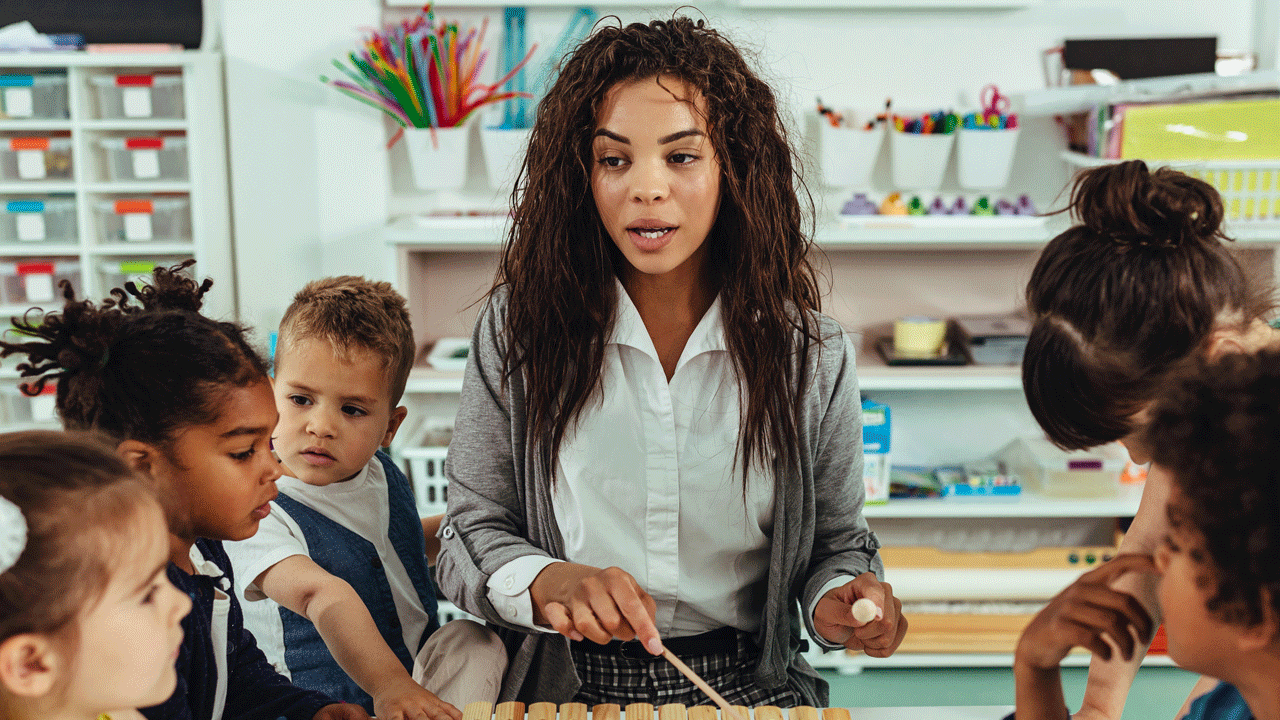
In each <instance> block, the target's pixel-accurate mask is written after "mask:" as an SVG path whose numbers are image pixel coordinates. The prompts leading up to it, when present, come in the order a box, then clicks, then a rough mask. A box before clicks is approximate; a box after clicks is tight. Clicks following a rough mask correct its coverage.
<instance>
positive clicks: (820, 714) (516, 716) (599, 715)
mask: <svg viewBox="0 0 1280 720" xmlns="http://www.w3.org/2000/svg"><path fill="white" fill-rule="evenodd" d="M733 709H734V710H735V711H736V713H737V714H738V716H739V717H740V718H741V719H742V720H752V719H753V718H754V720H850V717H849V711H848V709H846V708H815V707H808V706H802V707H794V708H789V709H786V710H784V709H782V708H779V707H774V706H772V705H761V706H759V707H756V708H750V709H749V708H746V707H743V706H741V705H734V706H733ZM753 710H754V714H753V712H752V711H753ZM623 711H624V709H623V708H621V707H619V706H618V705H613V704H607V705H596V706H594V707H588V706H587V705H585V704H583V703H565V704H563V705H556V704H555V703H549V702H538V703H532V704H530V705H529V711H528V715H527V716H526V714H525V705H524V703H521V702H504V703H498V704H497V705H496V706H494V705H493V704H492V703H487V702H473V703H468V704H467V706H466V707H465V708H463V710H462V720H588V718H590V720H728V718H724V719H722V718H721V713H720V709H719V708H717V707H716V706H714V705H695V706H693V707H689V708H686V707H685V706H684V705H681V704H671V705H659V706H658V707H657V708H654V706H652V705H650V704H648V703H632V704H630V705H627V706H626V708H625V714H624V712H623ZM588 713H590V715H588Z"/></svg>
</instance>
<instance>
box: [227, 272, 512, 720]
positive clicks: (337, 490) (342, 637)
mask: <svg viewBox="0 0 1280 720" xmlns="http://www.w3.org/2000/svg"><path fill="white" fill-rule="evenodd" d="M413 357H414V342H413V331H412V328H411V327H410V324H409V314H408V312H407V310H406V309H405V301H404V298H403V297H401V296H400V295H399V294H398V293H397V292H396V291H395V290H394V289H392V287H391V285H390V284H388V283H385V282H371V281H368V280H365V279H363V278H359V277H352V276H343V277H334V278H326V279H323V280H317V281H315V282H312V283H310V284H308V285H307V286H306V287H304V288H303V289H302V290H301V291H300V292H299V293H298V294H297V295H296V296H295V297H294V299H293V303H292V304H291V305H290V306H289V309H288V310H287V311H286V312H285V316H284V319H283V320H282V321H281V323H280V331H279V336H278V340H277V347H276V356H275V380H274V389H275V396H276V406H277V409H278V410H279V411H280V420H279V423H278V424H277V425H276V429H275V433H274V435H273V437H272V443H273V447H274V449H275V451H276V453H277V454H278V456H279V458H280V462H281V464H283V466H284V473H285V476H284V477H282V478H280V481H279V483H278V486H279V490H280V496H279V498H278V499H277V500H276V502H273V503H272V504H271V513H270V515H269V516H268V517H267V519H265V520H264V521H263V522H262V524H261V526H260V529H259V530H258V534H257V535H255V536H254V537H253V538H250V539H249V540H245V541H243V542H238V543H229V544H228V545H227V548H226V549H227V553H228V554H229V555H230V556H231V559H232V562H233V564H234V566H235V571H236V572H235V575H236V580H237V588H236V591H237V593H238V594H240V595H241V596H242V597H243V598H244V600H245V604H244V608H245V625H246V626H247V627H248V628H249V629H250V630H251V631H252V632H253V633H254V635H255V636H256V637H257V638H258V641H259V645H260V646H261V647H262V649H263V651H264V652H266V653H267V657H268V658H269V659H271V660H272V662H273V663H274V664H275V665H276V667H277V669H278V670H279V671H280V672H282V673H284V674H286V675H289V676H290V677H291V678H292V680H293V682H294V683H295V684H297V685H299V686H302V687H307V688H312V689H316V690H320V691H322V692H326V693H329V694H330V695H332V696H333V697H335V698H337V699H340V700H344V701H347V702H354V703H359V704H361V705H363V706H364V708H365V709H366V710H367V711H369V712H370V713H372V714H373V715H375V716H377V717H379V718H402V717H403V718H417V717H420V716H421V715H424V714H425V715H426V716H427V717H430V718H435V719H438V720H444V719H445V718H450V719H452V720H458V718H460V717H461V714H460V713H459V712H458V709H457V707H459V706H461V705H463V704H465V703H466V702H470V701H474V700H489V701H493V700H495V699H496V697H497V692H498V688H499V686H500V684H501V680H502V673H503V671H504V670H505V668H506V653H505V651H504V649H503V647H502V644H501V642H500V641H499V640H498V639H497V636H496V635H494V634H493V633H491V632H489V631H488V630H486V629H485V628H484V627H482V626H480V625H478V624H476V623H473V622H470V621H455V622H452V623H449V625H448V626H446V627H445V628H439V629H438V627H437V626H438V623H437V620H436V616H435V615H436V590H435V586H434V584H433V583H432V581H431V576H430V572H429V570H428V567H427V565H428V561H427V557H426V549H427V545H426V543H427V542H428V539H430V541H431V542H432V544H433V545H434V543H435V537H434V534H435V532H434V531H435V528H436V527H437V526H438V525H439V518H438V517H436V518H428V519H420V518H419V517H418V514H417V509H416V505H415V503H414V498H413V492H412V490H411V488H410V486H409V482H408V480H407V479H406V478H405V476H404V474H403V473H401V472H400V470H399V469H398V468H397V467H396V466H395V464H394V463H392V462H391V459H390V458H389V457H388V456H387V455H386V453H385V452H383V451H382V450H381V448H384V447H387V446H388V445H390V443H391V440H392V438H394V437H395V434H396V430H397V429H399V427H400V424H401V423H402V422H403V421H404V418H405V415H406V413H407V410H406V409H405V407H404V406H401V405H398V403H399V401H400V398H401V396H402V395H403V393H404V388H405V383H406V382H407V380H408V377H409V370H410V369H411V367H412V365H413ZM272 601H274V602H272ZM411 673H413V674H412V675H411ZM424 676H425V677H424ZM415 677H417V678H418V679H419V680H421V681H422V684H419V682H415V679H414V678H415Z"/></svg>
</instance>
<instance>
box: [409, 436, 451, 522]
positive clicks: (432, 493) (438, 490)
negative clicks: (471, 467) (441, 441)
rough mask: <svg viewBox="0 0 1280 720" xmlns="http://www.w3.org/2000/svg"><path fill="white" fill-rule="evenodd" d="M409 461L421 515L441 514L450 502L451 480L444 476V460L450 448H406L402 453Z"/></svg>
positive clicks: (411, 480) (414, 491)
mask: <svg viewBox="0 0 1280 720" xmlns="http://www.w3.org/2000/svg"><path fill="white" fill-rule="evenodd" d="M401 454H402V455H403V456H404V459H405V461H406V462H408V463H409V481H410V482H411V483H413V494H414V495H415V496H416V498H417V501H418V513H419V514H420V515H439V514H440V513H442V512H444V511H445V508H446V507H447V506H448V502H449V480H448V478H446V477H445V476H444V461H445V457H446V456H447V455H448V454H449V448H443V447H415V448H405V449H404V451H403V452H402V453H401Z"/></svg>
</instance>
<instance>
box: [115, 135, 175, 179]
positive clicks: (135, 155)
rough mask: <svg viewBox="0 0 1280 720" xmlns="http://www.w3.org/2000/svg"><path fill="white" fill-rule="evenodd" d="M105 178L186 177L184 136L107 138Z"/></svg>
mask: <svg viewBox="0 0 1280 720" xmlns="http://www.w3.org/2000/svg"><path fill="white" fill-rule="evenodd" d="M98 143H99V144H101V145H102V149H103V150H105V151H106V152H107V179H108V180H186V179H187V139H186V138H185V137H133V138H122V137H107V138H101V139H99V140H98Z"/></svg>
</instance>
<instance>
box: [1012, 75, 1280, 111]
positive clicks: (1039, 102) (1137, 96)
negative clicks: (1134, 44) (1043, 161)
mask: <svg viewBox="0 0 1280 720" xmlns="http://www.w3.org/2000/svg"><path fill="white" fill-rule="evenodd" d="M1277 89H1280V71H1277V70H1255V71H1253V72H1248V73H1241V74H1239V75H1217V74H1214V73H1203V74H1197V75H1174V76H1171V77H1159V78H1147V79H1142V80H1126V81H1123V82H1119V83H1116V84H1115V85H1064V86H1061V87H1051V88H1045V89H1043V90H1032V91H1030V92H1025V93H1020V94H1015V95H1012V96H1011V98H1010V99H1011V100H1012V102H1013V106H1014V110H1015V111H1016V112H1020V113H1024V114H1026V115H1058V114H1062V113H1073V112H1085V111H1087V110H1091V109H1093V108H1094V107H1097V106H1098V105H1108V104H1114V103H1127V102H1160V101H1181V100H1189V99H1193V98H1197V97H1208V96H1212V95H1216V94H1223V93H1231V92H1246V91H1260V90H1277Z"/></svg>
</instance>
